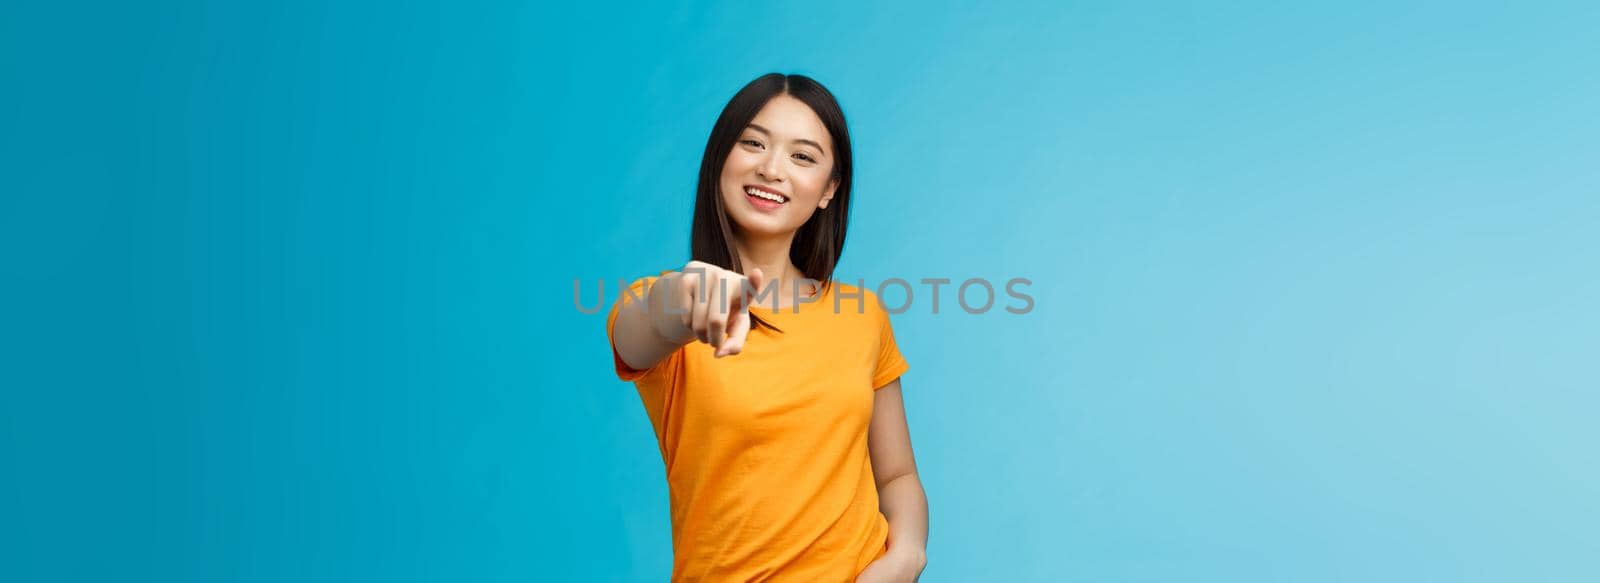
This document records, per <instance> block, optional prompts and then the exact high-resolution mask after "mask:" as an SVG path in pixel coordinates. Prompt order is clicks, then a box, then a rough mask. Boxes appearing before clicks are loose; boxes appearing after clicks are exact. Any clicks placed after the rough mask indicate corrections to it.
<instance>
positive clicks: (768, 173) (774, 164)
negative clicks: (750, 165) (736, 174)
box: [756, 156, 783, 182]
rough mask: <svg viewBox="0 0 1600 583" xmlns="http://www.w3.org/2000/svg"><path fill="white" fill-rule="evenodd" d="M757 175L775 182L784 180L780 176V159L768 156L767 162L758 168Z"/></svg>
mask: <svg viewBox="0 0 1600 583" xmlns="http://www.w3.org/2000/svg"><path fill="white" fill-rule="evenodd" d="M756 175H757V176H760V177H762V178H764V179H767V180H771V181H773V182H777V181H780V180H783V177H782V176H780V175H779V174H778V157H777V156H767V157H766V159H765V160H762V161H761V164H760V165H758V166H756Z"/></svg>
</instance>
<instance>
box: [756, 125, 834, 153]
mask: <svg viewBox="0 0 1600 583" xmlns="http://www.w3.org/2000/svg"><path fill="white" fill-rule="evenodd" d="M750 129H753V130H755V131H758V132H761V133H763V134H766V135H769V136H770V135H772V132H770V131H767V128H764V127H761V126H759V125H756V124H750ZM795 143H798V144H806V145H808V146H811V147H813V148H816V149H817V151H819V152H822V155H824V156H826V155H828V151H827V150H826V149H823V147H822V144H818V143H816V142H813V141H811V140H807V139H805V138H800V139H798V140H795Z"/></svg>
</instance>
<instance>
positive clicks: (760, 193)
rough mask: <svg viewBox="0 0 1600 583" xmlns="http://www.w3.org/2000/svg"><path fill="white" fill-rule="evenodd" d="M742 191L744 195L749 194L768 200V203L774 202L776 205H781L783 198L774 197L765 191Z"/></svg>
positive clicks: (751, 189)
mask: <svg viewBox="0 0 1600 583" xmlns="http://www.w3.org/2000/svg"><path fill="white" fill-rule="evenodd" d="M744 191H745V192H746V193H749V194H750V196H754V197H759V198H764V199H767V200H770V201H772V202H776V203H782V202H783V197H782V196H779V195H776V194H772V193H770V192H767V191H765V190H759V189H755V188H746V189H744Z"/></svg>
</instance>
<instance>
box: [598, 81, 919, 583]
mask: <svg viewBox="0 0 1600 583" xmlns="http://www.w3.org/2000/svg"><path fill="white" fill-rule="evenodd" d="M850 161H851V158H850V134H849V131H848V130H847V128H846V127H845V120H844V113H843V112H842V111H841V110H840V108H839V104H838V102H837V101H835V100H834V97H833V95H832V94H831V93H830V92H829V91H828V90H827V89H826V88H824V87H823V86H822V85H820V84H818V83H817V82H816V81H813V80H811V79H809V78H807V77H804V76H800V75H781V74H777V73H774V74H770V75H765V76H762V77H760V78H758V79H756V80H755V81H752V82H750V84H748V85H746V86H745V87H744V88H743V89H741V90H740V91H739V92H738V93H737V94H736V95H734V96H733V99H732V100H730V101H729V102H728V105H727V106H726V107H725V108H723V110H722V115H721V116H720V117H718V118H717V122H716V125H715V126H714V127H713V128H712V130H711V138H710V140H709V141H708V142H707V144H706V150H705V157H704V159H703V160H702V161H701V164H700V180H699V186H698V188H697V192H696V198H695V211H694V225H693V232H692V234H691V239H692V245H691V247H692V249H691V252H692V255H693V261H690V262H689V263H688V264H687V265H685V266H684V267H683V268H682V269H680V270H678V271H669V272H664V273H663V274H662V275H661V276H659V277H648V278H643V279H640V280H638V281H635V282H634V283H633V285H632V286H631V287H630V288H629V290H628V292H627V293H626V294H624V295H623V296H622V297H621V298H620V299H619V300H618V302H617V304H616V305H615V306H613V308H612V310H611V315H610V317H609V318H608V321H607V332H608V333H609V334H610V337H611V342H612V349H613V357H614V360H615V364H616V370H617V375H618V376H619V377H621V378H622V379H623V380H629V381H633V382H634V383H635V385H636V386H637V388H638V390H639V396H640V398H641V399H643V401H644V406H645V411H646V412H647V413H648V414H649V417H650V421H651V423H652V424H653V425H654V426H655V431H656V437H657V441H658V442H659V445H660V447H661V456H662V460H663V461H664V462H665V463H666V472H667V484H668V488H669V491H670V493H671V510H672V543H673V551H674V553H673V554H674V558H673V569H672V580H673V581H766V580H771V581H851V580H854V581H859V582H879V581H915V580H916V579H917V577H918V576H919V575H920V573H921V572H922V569H923V566H924V565H925V564H926V562H927V559H926V553H925V551H924V549H925V546H926V543H927V529H928V510H927V499H926V497H925V494H924V493H923V490H922V483H921V481H920V480H919V479H918V477H917V469H916V462H915V460H914V459H913V457H912V451H911V439H910V436H909V432H908V430H907V426H906V420H905V410H904V408H903V405H902V402H901V397H900V380H899V377H900V375H901V373H903V372H905V370H906V362H905V360H903V359H902V358H901V356H900V352H899V349H898V348H897V347H896V345H895V342H894V333H893V331H892V329H891V328H890V325H889V317H888V314H887V313H886V312H885V311H884V310H883V308H882V306H880V305H879V304H878V302H877V300H876V298H875V297H874V296H873V295H872V294H871V293H870V292H867V291H866V290H864V289H860V288H857V287H855V286H849V285H845V284H841V283H837V282H834V281H832V277H833V267H834V265H835V264H837V263H838V261H839V256H840V252H841V250H842V249H843V247H844V234H845V226H846V219H847V218H848V212H849V208H850V176H851V167H850Z"/></svg>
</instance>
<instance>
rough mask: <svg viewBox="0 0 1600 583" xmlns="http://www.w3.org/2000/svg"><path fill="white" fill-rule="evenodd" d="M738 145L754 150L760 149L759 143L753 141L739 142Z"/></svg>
mask: <svg viewBox="0 0 1600 583" xmlns="http://www.w3.org/2000/svg"><path fill="white" fill-rule="evenodd" d="M739 143H741V144H744V145H747V146H750V147H754V148H760V147H761V142H757V141H755V140H739Z"/></svg>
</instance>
